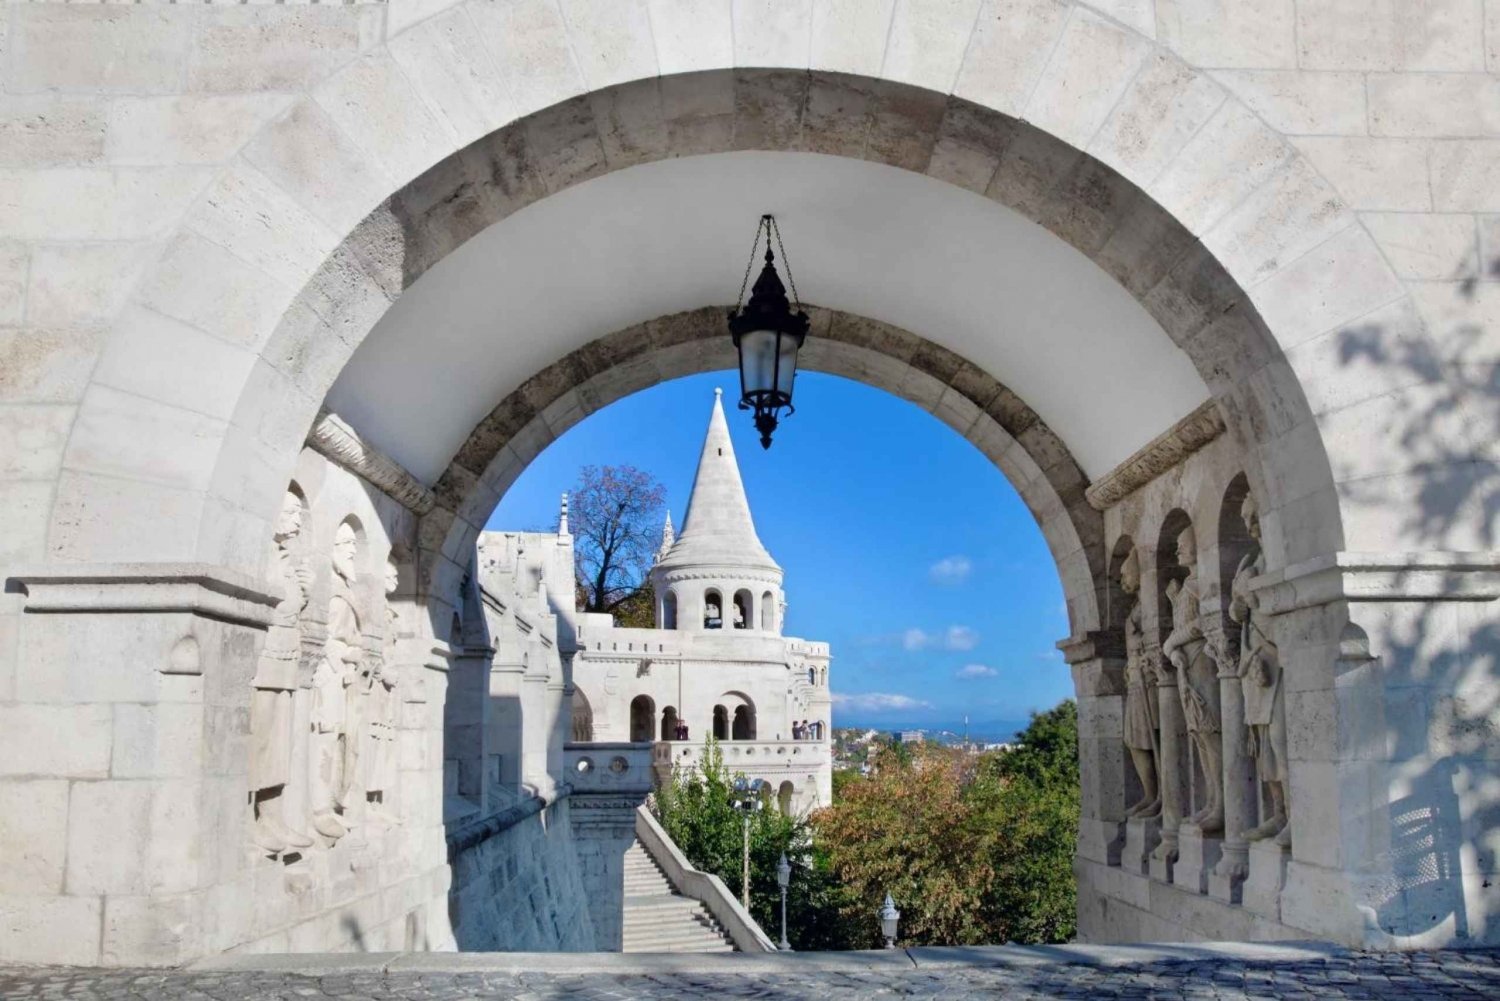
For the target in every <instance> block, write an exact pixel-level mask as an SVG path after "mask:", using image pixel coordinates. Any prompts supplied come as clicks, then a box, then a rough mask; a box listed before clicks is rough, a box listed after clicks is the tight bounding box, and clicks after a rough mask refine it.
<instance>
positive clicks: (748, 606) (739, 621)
mask: <svg viewBox="0 0 1500 1001" xmlns="http://www.w3.org/2000/svg"><path fill="white" fill-rule="evenodd" d="M754 603H755V599H754V598H752V597H750V592H749V591H745V590H739V591H736V592H735V593H734V628H736V629H749V628H750V627H751V626H752V625H754V624H755V614H754Z"/></svg>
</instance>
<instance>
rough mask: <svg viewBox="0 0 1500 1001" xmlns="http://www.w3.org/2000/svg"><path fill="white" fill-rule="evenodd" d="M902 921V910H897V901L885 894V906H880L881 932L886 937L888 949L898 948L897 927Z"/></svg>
mask: <svg viewBox="0 0 1500 1001" xmlns="http://www.w3.org/2000/svg"><path fill="white" fill-rule="evenodd" d="M900 921H901V912H900V911H898V910H896V902H895V901H894V900H892V899H891V895H890V894H889V893H887V894H886V895H885V906H884V907H882V908H880V934H881V935H882V936H884V937H885V947H886V948H887V949H894V948H896V929H897V925H898V923H899V922H900Z"/></svg>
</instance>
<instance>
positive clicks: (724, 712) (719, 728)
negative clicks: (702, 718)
mask: <svg viewBox="0 0 1500 1001" xmlns="http://www.w3.org/2000/svg"><path fill="white" fill-rule="evenodd" d="M728 739H729V710H728V709H726V708H724V707H723V706H714V740H728Z"/></svg>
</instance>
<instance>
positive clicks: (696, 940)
mask: <svg viewBox="0 0 1500 1001" xmlns="http://www.w3.org/2000/svg"><path fill="white" fill-rule="evenodd" d="M690 946H698V947H718V946H729V947H730V948H733V944H732V943H730V942H727V941H725V939H724V936H722V935H672V936H667V935H640V936H635V937H632V938H627V939H625V940H624V942H623V948H624V949H625V951H626V952H641V951H658V950H666V949H678V948H686V947H690Z"/></svg>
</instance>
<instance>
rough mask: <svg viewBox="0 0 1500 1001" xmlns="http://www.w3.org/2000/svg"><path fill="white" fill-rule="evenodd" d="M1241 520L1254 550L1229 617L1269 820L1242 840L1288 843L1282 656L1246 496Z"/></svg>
mask: <svg viewBox="0 0 1500 1001" xmlns="http://www.w3.org/2000/svg"><path fill="white" fill-rule="evenodd" d="M1240 517H1241V518H1243V519H1244V520H1245V527H1246V528H1247V529H1248V530H1249V532H1250V537H1251V538H1252V539H1254V540H1255V543H1256V545H1255V548H1254V549H1252V550H1251V551H1250V552H1249V553H1246V554H1245V557H1244V558H1243V559H1241V560H1240V565H1239V568H1238V569H1237V570H1236V571H1235V573H1234V584H1233V586H1232V594H1231V600H1230V605H1229V617H1230V618H1231V619H1233V620H1234V621H1235V622H1238V623H1239V624H1240V688H1241V691H1242V692H1243V693H1244V696H1245V738H1246V740H1245V754H1246V755H1247V756H1248V757H1249V758H1250V760H1251V761H1252V762H1254V765H1255V777H1256V779H1257V780H1258V781H1259V782H1260V783H1261V784H1263V785H1264V786H1265V789H1266V799H1267V806H1268V807H1269V814H1270V815H1269V816H1268V817H1266V819H1265V820H1264V821H1263V822H1261V823H1260V824H1258V825H1256V826H1255V827H1252V828H1250V830H1248V831H1246V832H1244V833H1243V834H1241V835H1240V837H1242V838H1244V839H1245V840H1246V841H1262V840H1264V839H1266V838H1272V839H1274V840H1275V842H1276V843H1277V844H1278V845H1281V846H1283V847H1288V846H1290V845H1291V843H1292V828H1291V825H1290V824H1288V823H1287V811H1288V803H1287V793H1288V791H1289V790H1290V787H1291V785H1290V782H1289V780H1288V775H1287V740H1286V696H1285V694H1284V693H1283V691H1282V684H1281V657H1280V655H1279V654H1278V653H1277V650H1276V644H1275V643H1274V642H1273V641H1272V640H1271V629H1270V622H1269V619H1270V616H1268V615H1266V614H1265V612H1263V611H1261V609H1260V602H1259V599H1258V598H1257V597H1256V596H1255V594H1254V593H1253V592H1252V591H1251V590H1250V581H1251V580H1252V579H1254V578H1255V577H1258V576H1260V575H1261V574H1263V573H1265V572H1266V558H1265V554H1264V553H1263V552H1262V551H1261V548H1260V512H1259V511H1258V510H1257V509H1256V506H1255V498H1253V497H1249V496H1247V497H1246V498H1245V503H1244V504H1243V505H1242V506H1241V507H1240Z"/></svg>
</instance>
